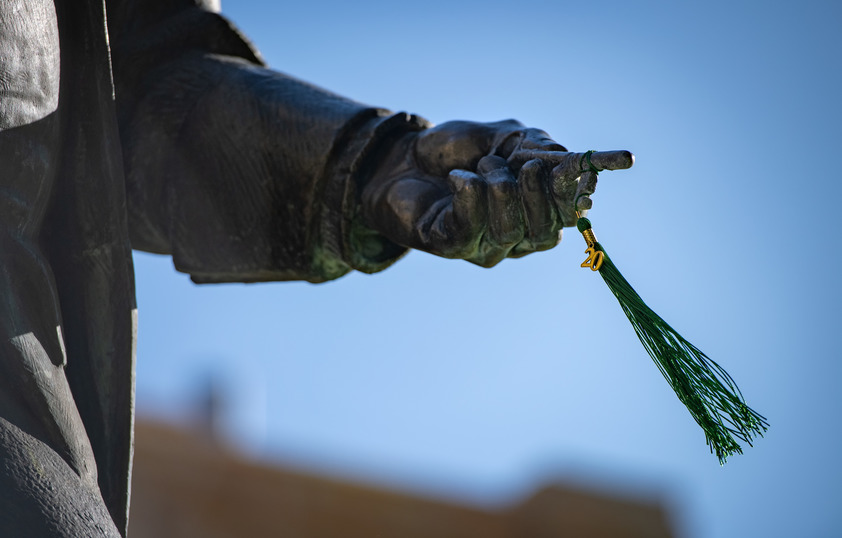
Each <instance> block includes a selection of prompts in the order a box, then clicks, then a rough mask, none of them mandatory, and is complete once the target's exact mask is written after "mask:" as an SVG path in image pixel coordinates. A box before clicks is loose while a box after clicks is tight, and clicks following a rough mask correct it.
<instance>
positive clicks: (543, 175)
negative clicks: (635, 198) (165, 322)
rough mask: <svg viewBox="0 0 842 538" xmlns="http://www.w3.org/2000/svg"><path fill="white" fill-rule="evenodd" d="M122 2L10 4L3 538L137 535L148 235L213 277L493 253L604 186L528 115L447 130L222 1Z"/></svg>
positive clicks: (544, 227)
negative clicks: (273, 60)
mask: <svg viewBox="0 0 842 538" xmlns="http://www.w3.org/2000/svg"><path fill="white" fill-rule="evenodd" d="M104 9H105V7H104V6H103V2H102V1H101V0H80V1H76V2H69V1H68V0H5V1H3V2H2V3H0V243H2V244H0V462H2V465H0V535H2V536H119V535H124V534H125V529H126V522H127V510H128V491H129V479H130V475H131V451H132V427H133V412H134V411H133V409H134V386H133V382H134V379H133V377H134V341H135V321H134V320H135V315H134V306H135V303H134V288H133V286H134V284H133V274H132V266H131V248H136V249H141V250H146V251H150V252H157V253H167V254H170V255H171V256H172V258H173V261H174V264H175V266H176V268H177V269H179V270H180V271H184V272H186V273H189V274H190V275H191V277H192V278H193V280H194V281H196V282H228V281H240V282H252V281H270V280H293V279H301V280H308V281H311V282H322V281H325V280H330V279H334V278H338V277H340V276H342V275H343V274H345V273H347V272H348V271H351V270H359V271H365V272H375V271H379V270H382V269H384V268H386V267H387V266H389V265H390V264H391V263H393V262H394V261H395V260H397V259H398V258H399V257H400V256H401V255H402V254H403V253H404V252H405V251H406V249H408V248H416V249H421V250H425V251H427V252H431V253H434V254H437V255H440V256H445V257H449V258H463V259H466V260H469V261H471V262H473V263H476V264H479V265H482V266H492V265H494V264H496V263H498V262H499V261H501V260H502V259H503V258H505V257H518V256H523V255H525V254H528V253H530V252H533V251H539V250H545V249H548V248H551V247H553V246H555V245H556V244H557V243H558V241H559V238H560V232H561V229H562V227H563V226H571V225H573V224H574V223H575V211H574V204H573V202H574V200H576V199H578V200H579V204H578V206H579V208H580V209H587V208H589V207H590V203H591V202H590V199H589V198H588V195H590V194H592V193H593V191H594V188H595V187H596V174H593V173H590V172H588V173H585V174H582V173H581V168H580V166H581V163H580V161H581V154H578V153H568V152H567V151H566V149H565V148H564V147H562V146H561V145H559V144H558V143H556V142H554V141H553V140H551V139H550V138H549V137H548V135H547V134H546V133H544V132H542V131H540V130H537V129H529V128H525V127H524V126H522V125H521V124H519V123H517V122H515V121H512V120H509V121H502V122H498V123H487V124H482V123H472V122H464V121H459V122H448V123H445V124H442V125H440V126H437V127H432V126H430V125H429V124H428V123H427V122H426V121H424V120H423V119H421V118H418V117H416V116H413V115H409V114H406V113H397V114H395V113H392V112H389V111H386V110H383V109H379V108H374V107H369V106H366V105H362V104H359V103H356V102H353V101H350V100H347V99H345V98H342V97H339V96H337V95H334V94H332V93H330V92H327V91H324V90H322V89H319V88H316V87H314V86H311V85H309V84H307V83H304V82H301V81H299V80H296V79H294V78H292V77H289V76H287V75H284V74H282V73H279V72H276V71H273V70H270V69H268V68H267V67H266V66H265V65H264V63H263V61H262V60H261V58H260V55H259V54H258V52H257V51H256V50H255V48H254V47H253V46H252V45H251V44H250V43H249V42H248V41H247V40H246V39H245V38H244V37H243V36H242V35H241V34H240V33H239V31H238V30H237V29H235V28H234V27H233V26H232V25H231V23H230V22H228V21H227V20H226V19H225V18H223V17H222V16H221V15H219V14H218V13H216V12H215V8H214V5H213V2H211V1H210V0H207V1H205V0H195V1H191V0H177V1H165V0H150V1H140V0H109V1H108V2H107V11H108V13H107V15H108V17H107V18H106V13H105V12H104ZM106 20H107V21H108V23H107V24H108V33H109V34H110V36H107V35H106V22H105V21H106ZM109 38H110V45H109ZM112 67H113V72H112ZM115 95H116V100H115ZM592 160H593V163H594V164H595V165H596V166H597V167H600V168H608V169H618V168H628V167H629V166H631V164H632V162H633V158H632V156H631V154H630V153H628V152H604V153H594V154H593V155H592Z"/></svg>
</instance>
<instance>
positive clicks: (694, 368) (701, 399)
mask: <svg viewBox="0 0 842 538" xmlns="http://www.w3.org/2000/svg"><path fill="white" fill-rule="evenodd" d="M588 164H590V162H589V163H588ZM591 167H592V168H591V171H593V172H596V171H597V170H595V169H594V167H593V165H591ZM577 214H578V211H577ZM576 226H577V228H578V229H579V231H580V232H582V235H583V236H584V237H585V241H586V242H587V244H588V249H587V250H586V251H585V253H586V254H588V258H587V259H586V260H585V261H584V262H583V263H582V267H588V268H590V269H591V270H593V271H599V274H600V275H601V276H602V278H603V280H605V283H606V284H608V288H609V289H610V290H611V292H612V293H613V294H614V296H615V297H616V298H617V301H619V302H620V306H621V307H622V308H623V312H625V313H626V316H627V317H628V318H629V321H630V322H631V324H632V327H634V331H635V332H636V333H637V337H638V338H639V339H640V342H641V343H642V344H643V347H645V348H646V351H647V352H648V353H649V356H650V357H652V359H653V360H654V361H655V364H656V365H657V366H658V369H659V370H661V373H662V374H663V375H664V377H665V378H666V379H667V382H669V384H670V386H671V387H672V389H673V390H674V391H675V394H676V395H677V396H678V399H679V400H681V402H682V403H683V404H684V405H685V406H687V409H688V410H689V411H690V414H691V415H693V418H694V419H695V420H696V422H697V423H698V424H699V426H701V427H702V429H703V430H704V432H705V438H706V440H707V444H708V446H710V449H711V453H714V452H715V453H716V457H717V458H719V463H720V464H724V463H725V460H726V458H727V457H728V456H730V455H732V454H742V452H743V451H742V448H741V447H740V445H739V444H738V443H737V441H736V439H739V440H741V441H743V442H745V443H747V444H748V445H749V446H751V441H752V439H753V438H754V437H755V436H758V435H759V436H760V437H763V433H764V432H765V431H766V429H767V428H768V426H769V424H768V422H766V419H765V418H764V417H763V416H761V415H759V414H758V413H756V412H755V411H753V410H752V409H751V408H750V407H748V406H747V405H746V403H745V400H744V399H743V395H742V393H741V392H740V389H739V388H738V387H737V384H736V383H734V380H733V379H731V376H730V375H728V373H727V372H726V371H725V370H724V369H723V368H722V367H721V366H719V365H718V364H716V362H714V361H713V360H711V359H710V358H709V357H708V356H707V355H705V354H704V353H703V352H702V351H701V350H700V349H699V348H697V347H696V346H694V345H693V344H691V343H690V342H688V341H687V340H685V339H684V338H683V337H682V336H681V335H680V334H678V332H676V330H675V329H673V328H672V327H670V325H669V324H668V323H667V322H666V321H664V320H663V319H662V318H661V317H660V316H659V315H658V314H656V313H655V312H653V311H652V309H651V308H649V307H648V306H646V303H644V302H643V299H641V298H640V295H638V294H637V292H635V291H634V289H633V288H632V287H631V285H630V284H629V283H628V281H626V279H625V278H623V275H622V274H620V271H619V270H618V269H617V266H615V265H614V263H613V262H612V261H611V258H609V257H608V254H607V253H606V252H605V249H604V248H603V247H602V245H600V244H599V242H598V241H597V240H596V236H595V235H594V233H593V230H592V229H591V222H590V221H589V220H588V219H586V218H583V217H580V218H579V219H578V221H577V223H576Z"/></svg>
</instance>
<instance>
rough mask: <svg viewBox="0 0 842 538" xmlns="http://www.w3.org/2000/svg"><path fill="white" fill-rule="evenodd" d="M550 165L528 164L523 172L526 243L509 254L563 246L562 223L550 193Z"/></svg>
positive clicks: (521, 184) (537, 161)
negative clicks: (560, 235)
mask: <svg viewBox="0 0 842 538" xmlns="http://www.w3.org/2000/svg"><path fill="white" fill-rule="evenodd" d="M551 173H552V172H551V168H550V165H549V164H547V163H545V162H544V161H542V160H540V159H534V160H532V161H529V162H527V163H526V164H524V165H523V167H522V168H521V169H520V174H519V176H518V184H519V186H520V193H521V194H520V197H521V201H522V203H523V218H524V224H525V234H524V238H523V241H521V242H520V243H518V245H517V246H516V247H515V248H514V249H513V251H512V252H510V253H509V256H518V255H522V254H526V253H527V252H532V251H536V250H547V249H550V248H552V247H554V246H556V245H557V244H558V242H559V233H558V231H559V229H560V228H561V225H560V224H561V223H560V222H559V216H558V213H557V211H556V209H555V204H554V203H553V199H552V195H551V194H550V192H549V186H550V177H551Z"/></svg>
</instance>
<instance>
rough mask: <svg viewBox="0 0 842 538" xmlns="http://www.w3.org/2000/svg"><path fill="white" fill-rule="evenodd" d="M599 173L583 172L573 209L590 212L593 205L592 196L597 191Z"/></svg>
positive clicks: (577, 187)
mask: <svg viewBox="0 0 842 538" xmlns="http://www.w3.org/2000/svg"><path fill="white" fill-rule="evenodd" d="M596 183H597V173H596V172H591V171H587V172H582V175H581V176H579V181H578V184H577V185H576V194H575V195H574V196H573V207H574V209H576V210H580V211H581V210H588V209H590V208H591V206H592V205H593V202H592V201H591V199H590V196H591V195H592V194H593V193H594V192H595V191H596Z"/></svg>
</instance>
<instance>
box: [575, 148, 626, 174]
mask: <svg viewBox="0 0 842 538" xmlns="http://www.w3.org/2000/svg"><path fill="white" fill-rule="evenodd" d="M590 158H591V163H592V164H593V165H594V166H595V167H596V168H597V169H599V170H625V169H626V168H631V167H632V165H633V164H634V154H632V152H630V151H626V150H620V151H594V152H593V153H591V155H590ZM585 169H587V167H585Z"/></svg>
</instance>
